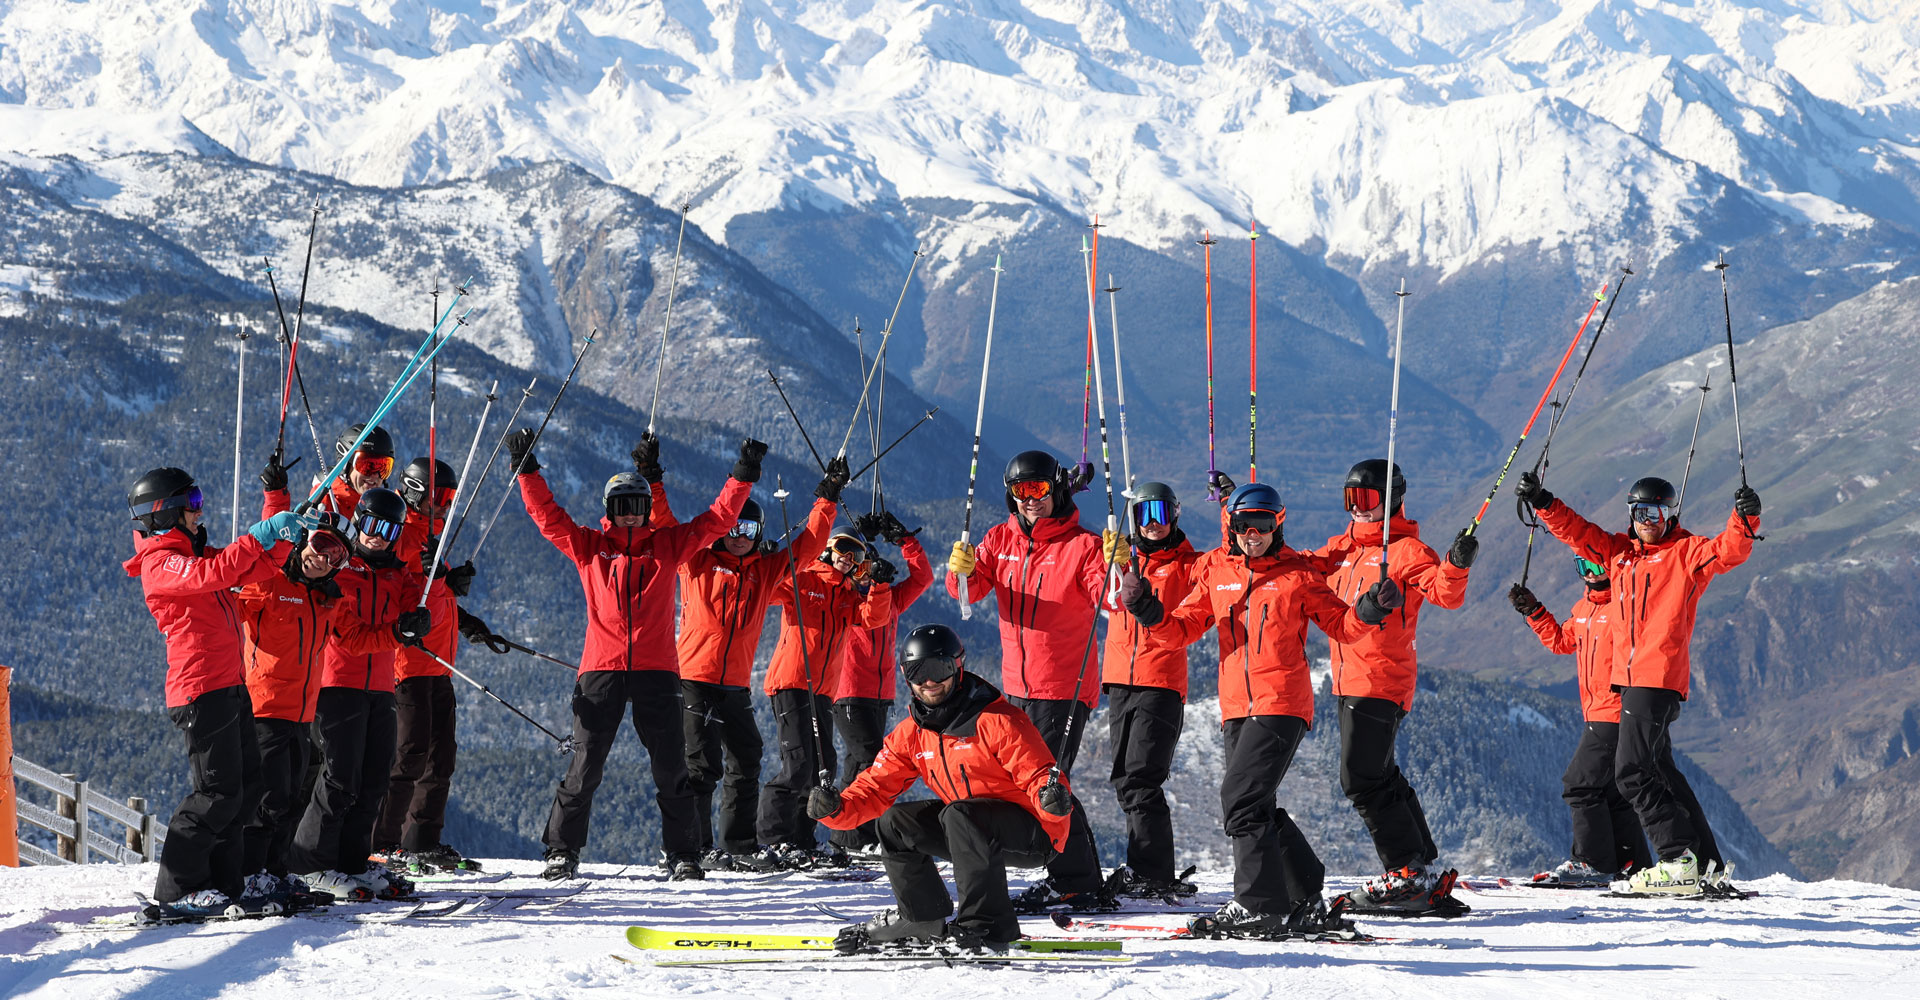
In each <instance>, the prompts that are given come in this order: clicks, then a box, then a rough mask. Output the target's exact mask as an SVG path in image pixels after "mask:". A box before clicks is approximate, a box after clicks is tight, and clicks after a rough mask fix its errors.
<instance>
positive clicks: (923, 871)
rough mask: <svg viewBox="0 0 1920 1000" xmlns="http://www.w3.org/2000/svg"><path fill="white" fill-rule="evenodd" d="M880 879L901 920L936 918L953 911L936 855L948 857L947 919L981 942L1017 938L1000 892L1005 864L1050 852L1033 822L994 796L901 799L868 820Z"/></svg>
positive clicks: (1025, 864) (1037, 861)
mask: <svg viewBox="0 0 1920 1000" xmlns="http://www.w3.org/2000/svg"><path fill="white" fill-rule="evenodd" d="M874 830H875V832H876V834H877V835H878V836H879V838H880V851H881V856H882V858H883V859H884V863H885V865H886V868H887V880H888V881H889V882H890V883H892V885H893V896H894V899H895V901H897V902H898V903H899V905H900V915H901V916H903V917H905V918H906V919H908V920H939V919H941V918H943V917H945V916H946V915H947V914H949V913H953V912H954V905H953V900H952V899H949V898H948V897H947V887H946V885H945V883H943V882H941V880H940V869H939V868H938V867H936V866H935V865H934V859H935V858H946V859H947V860H949V861H952V862H953V887H954V891H955V893H956V894H957V895H958V896H959V898H960V908H959V913H958V915H957V916H955V918H954V923H955V924H957V925H958V926H959V927H960V928H961V929H963V930H965V931H967V932H968V933H971V934H975V935H978V936H980V937H982V938H985V939H986V940H988V941H1013V940H1015V939H1017V938H1019V937H1020V919H1019V917H1017V916H1016V915H1015V914H1014V912H1013V901H1012V899H1011V898H1010V897H1009V896H1008V895H1007V866H1008V865H1012V866H1014V867H1016V868H1034V867H1038V866H1040V865H1043V864H1045V863H1046V862H1047V860H1048V859H1049V858H1051V857H1053V844H1052V843H1051V842H1050V841H1049V840H1048V839H1047V831H1046V829H1045V828H1044V827H1042V826H1041V825H1040V821H1039V820H1038V819H1036V818H1034V815H1033V814H1032V813H1030V812H1028V811H1027V810H1025V809H1023V808H1021V807H1020V806H1017V805H1015V804H1013V803H1011V802H1006V801H1002V800H1000V799H961V800H960V801H958V802H953V803H946V802H941V801H940V800H938V799H920V800H917V801H914V802H901V803H898V804H896V805H894V806H892V807H891V808H889V809H888V810H887V811H886V812H884V813H881V814H880V818H879V819H877V820H875V821H874Z"/></svg>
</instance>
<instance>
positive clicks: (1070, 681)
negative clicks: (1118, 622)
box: [947, 506, 1107, 707]
mask: <svg viewBox="0 0 1920 1000" xmlns="http://www.w3.org/2000/svg"><path fill="white" fill-rule="evenodd" d="M974 554H975V557H976V561H975V563H974V567H973V574H972V575H971V576H969V577H967V596H968V598H970V599H971V600H973V601H975V602H979V601H984V600H986V599H987V597H988V595H993V596H995V597H997V598H998V599H999V610H1000V684H1001V687H1002V689H1003V690H1005V691H1006V693H1007V695H1008V696H1009V697H1014V698H1032V699H1040V700H1049V701H1065V700H1066V699H1068V698H1072V697H1073V690H1074V686H1075V683H1076V682H1078V681H1080V680H1081V678H1082V677H1083V676H1084V677H1085V682H1084V683H1081V684H1080V685H1079V687H1080V700H1081V701H1083V702H1086V703H1087V705H1088V707H1092V706H1093V705H1095V704H1097V703H1098V702H1099V700H1100V684H1099V677H1100V663H1099V657H1100V651H1099V650H1098V649H1094V650H1089V649H1088V648H1087V639H1088V637H1089V636H1091V635H1092V634H1093V629H1094V623H1095V622H1096V621H1098V620H1099V617H1100V607H1101V605H1102V604H1103V603H1104V601H1105V599H1106V589H1107V567H1106V565H1105V560H1104V559H1103V557H1102V556H1101V553H1100V536H1099V535H1096V534H1094V533H1093V532H1091V531H1088V530H1087V529H1085V528H1083V527H1081V526H1080V512H1079V511H1078V510H1076V509H1074V508H1073V507H1072V506H1069V507H1068V509H1067V512H1066V513H1065V514H1061V515H1058V516H1055V517H1043V518H1041V519H1039V520H1038V521H1035V522H1034V524H1033V529H1032V530H1031V531H1029V530H1027V528H1026V527H1024V526H1023V525H1022V524H1021V523H1020V515H1019V514H1009V515H1008V516H1007V520H1006V521H1005V523H1002V524H996V525H994V526H993V527H991V528H989V529H987V533H986V535H985V536H984V537H982V538H981V539H980V544H979V545H978V546H976V547H975V549H974ZM947 594H948V595H949V596H951V597H954V598H956V599H957V598H958V597H959V596H960V577H959V576H958V575H957V574H955V573H954V572H953V571H952V570H948V571H947ZM1082 657H1085V660H1084V661H1083V660H1082ZM1083 662H1084V663H1085V664H1086V672H1085V674H1084V675H1083V674H1082V671H1081V664H1082V663H1083Z"/></svg>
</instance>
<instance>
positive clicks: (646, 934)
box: [627, 926, 1120, 952]
mask: <svg viewBox="0 0 1920 1000" xmlns="http://www.w3.org/2000/svg"><path fill="white" fill-rule="evenodd" d="M627 943H628V944H630V945H633V946H634V947H635V948H639V949H640V950H642V951H832V950H833V944H834V935H833V934H783V933H770V932H764V931H754V930H730V929H727V928H684V929H674V928H659V927H639V926H635V927H628V928H627ZM1013 947H1014V948H1015V949H1016V950H1019V951H1030V952H1071V951H1119V950H1120V942H1118V941H1081V940H1064V939H1059V938H1022V939H1020V940H1019V941H1015V942H1014V943H1013Z"/></svg>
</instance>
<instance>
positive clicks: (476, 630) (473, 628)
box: [454, 608, 510, 653]
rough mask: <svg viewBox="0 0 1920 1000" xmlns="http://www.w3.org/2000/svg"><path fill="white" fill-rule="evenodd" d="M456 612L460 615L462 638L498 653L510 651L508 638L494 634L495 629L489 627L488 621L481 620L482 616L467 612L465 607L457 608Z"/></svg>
mask: <svg viewBox="0 0 1920 1000" xmlns="http://www.w3.org/2000/svg"><path fill="white" fill-rule="evenodd" d="M454 613H455V614H457V615H458V616H459V621H460V625H459V628H460V636H461V638H463V639H465V640H467V641H468V642H474V643H479V644H480V645H482V646H485V647H487V648H488V649H491V650H493V651H494V652H496V653H505V652H508V651H509V649H510V647H509V646H508V645H507V640H505V639H503V638H501V637H500V636H497V635H495V634H493V630H492V629H490V628H488V627H487V623H486V622H483V621H481V620H480V616H478V615H474V614H469V613H467V609H465V608H455V609H454Z"/></svg>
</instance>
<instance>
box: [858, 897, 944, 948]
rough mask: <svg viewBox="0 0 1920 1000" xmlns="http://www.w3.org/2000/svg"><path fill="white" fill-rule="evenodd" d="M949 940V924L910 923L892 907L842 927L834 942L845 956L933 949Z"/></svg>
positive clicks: (931, 921)
mask: <svg viewBox="0 0 1920 1000" xmlns="http://www.w3.org/2000/svg"><path fill="white" fill-rule="evenodd" d="M946 937H947V921H946V919H945V918H944V917H943V918H941V919H938V920H908V919H906V918H905V917H903V916H901V915H900V910H899V909H898V908H897V907H892V906H889V907H887V908H886V909H884V910H881V911H880V912H879V913H878V914H876V915H875V916H874V917H873V919H871V920H868V921H865V922H863V923H858V924H848V925H847V926H845V927H842V928H840V933H839V934H838V935H836V936H835V937H834V939H833V950H834V951H837V952H839V953H840V954H842V955H852V954H855V953H858V952H862V951H877V950H880V949H883V948H909V947H931V946H932V945H934V944H936V943H937V942H940V941H943V940H945V939H946Z"/></svg>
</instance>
